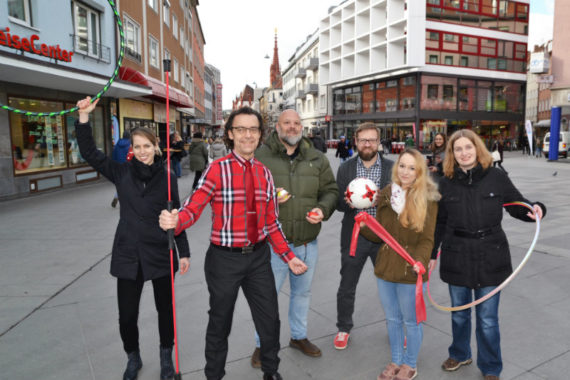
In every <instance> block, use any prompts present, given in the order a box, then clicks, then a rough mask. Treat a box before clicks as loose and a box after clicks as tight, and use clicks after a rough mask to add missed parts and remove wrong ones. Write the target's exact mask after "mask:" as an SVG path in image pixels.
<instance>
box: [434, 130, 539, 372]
mask: <svg viewBox="0 0 570 380" xmlns="http://www.w3.org/2000/svg"><path fill="white" fill-rule="evenodd" d="M492 160H493V159H492V157H491V154H489V151H488V150H487V148H486V147H485V145H484V143H483V141H482V140H481V138H480V137H479V136H477V134H476V133H475V132H473V131H471V130H469V129H462V130H459V131H457V132H455V133H453V134H452V135H451V137H450V138H449V142H448V144H447V151H446V154H445V160H444V162H443V173H444V177H443V178H442V179H441V181H440V183H439V191H440V193H441V195H442V198H441V201H440V203H439V213H438V217H437V227H436V232H435V244H434V249H433V252H432V255H431V258H432V260H431V261H430V269H431V268H433V267H434V266H435V260H436V258H437V252H438V250H439V247H440V245H441V264H440V269H439V273H440V277H441V279H442V280H443V281H444V282H446V283H447V284H449V294H450V296H451V306H461V305H465V304H468V303H470V302H471V301H472V300H473V297H475V299H479V298H481V297H483V296H485V295H487V294H489V293H490V292H491V291H493V290H494V289H495V288H496V287H497V286H498V285H499V284H501V283H502V282H503V281H504V280H505V279H506V278H507V277H509V276H510V275H511V273H512V272H513V269H512V265H511V256H510V252H509V242H508V241H507V237H506V235H505V232H504V231H503V229H502V227H501V221H502V219H503V207H504V208H505V209H506V210H507V212H508V213H509V214H511V216H513V217H515V218H517V219H520V220H522V221H526V222H532V221H534V220H535V219H536V217H538V218H542V217H543V216H544V215H546V207H545V206H544V205H543V204H542V203H540V202H534V203H532V202H530V201H529V200H527V199H525V198H524V197H523V196H522V195H521V193H520V192H519V191H518V190H517V188H516V187H515V186H514V185H513V183H512V182H511V180H510V179H509V177H508V176H507V175H506V173H505V172H504V171H501V170H498V169H496V168H494V167H491V162H492ZM511 202H526V203H528V204H532V205H533V210H534V212H535V213H536V217H535V214H532V213H530V212H528V210H527V209H526V208H524V207H521V206H516V205H513V206H504V204H505V203H511ZM499 297H500V292H499V293H497V294H495V295H494V296H493V297H491V298H489V299H488V300H486V301H485V302H483V303H481V304H480V305H478V306H477V307H476V308H475V314H476V316H477V318H476V325H477V327H476V329H475V336H476V338H477V366H478V367H479V369H480V370H481V372H482V374H483V376H484V377H485V380H498V379H499V376H500V374H501V371H502V369H503V361H502V357H501V344H500V342H501V338H500V333H499ZM451 331H452V335H453V341H452V343H451V346H449V357H448V359H446V360H445V361H444V362H443V364H442V368H443V370H445V371H455V370H457V369H459V367H461V366H463V365H468V364H471V362H472V361H473V360H472V355H471V345H470V342H471V309H467V310H462V311H454V312H452V313H451Z"/></svg>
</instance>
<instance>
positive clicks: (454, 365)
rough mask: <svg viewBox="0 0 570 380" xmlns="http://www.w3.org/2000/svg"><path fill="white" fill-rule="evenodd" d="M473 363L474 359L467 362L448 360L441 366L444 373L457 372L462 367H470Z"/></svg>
mask: <svg viewBox="0 0 570 380" xmlns="http://www.w3.org/2000/svg"><path fill="white" fill-rule="evenodd" d="M471 363H473V359H471V358H469V359H467V360H464V361H462V362H460V361H457V360H455V359H453V358H447V360H446V361H444V362H443V364H442V365H441V368H443V370H444V371H450V372H451V371H457V370H458V369H459V367H461V366H462V365H469V364H471Z"/></svg>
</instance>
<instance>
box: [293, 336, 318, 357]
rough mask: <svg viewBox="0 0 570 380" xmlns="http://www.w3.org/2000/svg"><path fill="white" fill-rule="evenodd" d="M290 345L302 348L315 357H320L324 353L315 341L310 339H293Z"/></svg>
mask: <svg viewBox="0 0 570 380" xmlns="http://www.w3.org/2000/svg"><path fill="white" fill-rule="evenodd" d="M289 347H291V348H296V349H297V350H300V351H301V352H302V353H304V354H305V355H307V356H312V357H314V358H316V357H319V356H321V355H322V353H321V350H320V349H319V348H318V347H317V346H315V345H314V344H313V343H311V342H309V339H307V338H305V339H299V340H297V339H291V340H290V341H289Z"/></svg>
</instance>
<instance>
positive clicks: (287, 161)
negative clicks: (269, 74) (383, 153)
mask: <svg viewBox="0 0 570 380" xmlns="http://www.w3.org/2000/svg"><path fill="white" fill-rule="evenodd" d="M255 158H256V159H258V160H259V161H260V162H261V163H262V164H264V165H265V166H266V167H267V168H268V169H269V170H270V171H271V174H272V175H273V179H274V181H275V186H276V188H277V191H278V194H279V191H280V190H282V189H285V190H286V191H287V194H286V195H280V196H279V195H278V198H277V201H278V202H279V223H281V226H282V227H283V232H284V233H285V237H286V238H287V241H288V242H289V248H290V249H291V251H292V252H293V253H294V254H295V256H297V257H299V258H300V259H301V260H303V261H304V262H305V264H307V267H308V269H307V271H306V272H305V273H304V274H302V275H298V274H295V273H294V272H292V271H291V270H290V268H289V267H288V266H287V264H286V263H284V262H283V261H281V260H279V258H278V257H277V256H275V255H272V256H271V269H272V270H273V275H274V276H275V287H276V289H277V292H279V291H281V288H282V286H283V284H284V283H285V281H286V279H287V278H289V285H290V289H291V295H290V300H289V327H290V330H291V339H290V341H289V346H290V347H292V348H295V349H298V350H300V351H301V352H302V353H304V354H305V355H307V356H311V357H318V356H321V350H320V349H319V348H318V347H317V346H316V345H315V344H313V343H311V341H309V339H308V336H307V319H308V314H309V306H310V302H311V285H312V283H313V276H314V274H315V269H316V266H317V261H318V256H319V247H318V243H317V236H318V235H319V232H320V231H321V226H322V222H323V221H325V220H328V219H329V218H330V217H331V215H332V214H333V212H334V210H335V207H336V203H337V197H338V188H337V186H336V182H335V179H334V173H333V171H332V169H331V167H330V163H329V161H328V159H327V158H326V156H325V155H324V154H323V153H322V152H320V151H318V150H316V149H315V148H314V147H313V144H311V141H310V140H309V139H308V138H306V137H303V125H302V124H301V119H300V117H299V114H298V113H297V112H296V111H295V110H292V109H288V110H285V111H283V112H282V113H281V115H279V120H278V121H277V125H276V126H275V130H274V131H273V132H272V133H271V134H270V135H269V136H268V137H267V139H266V140H265V143H264V144H263V145H262V146H261V147H260V148H259V149H258V150H257V151H256V152H255ZM259 347H260V342H259V338H258V337H257V335H256V348H255V350H254V353H253V355H252V357H251V364H252V366H253V367H258V366H260V365H261V363H260V359H259V354H260V350H259Z"/></svg>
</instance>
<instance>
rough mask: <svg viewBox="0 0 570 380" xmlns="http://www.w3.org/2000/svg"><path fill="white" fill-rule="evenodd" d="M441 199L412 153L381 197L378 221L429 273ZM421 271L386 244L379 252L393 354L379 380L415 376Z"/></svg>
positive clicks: (368, 234)
mask: <svg viewBox="0 0 570 380" xmlns="http://www.w3.org/2000/svg"><path fill="white" fill-rule="evenodd" d="M439 198H440V195H439V193H438V192H437V186H436V185H435V183H434V182H433V181H432V179H431V177H430V176H429V175H428V170H427V165H426V160H425V159H424V157H423V155H422V154H421V153H420V152H419V151H417V150H416V149H413V148H406V149H405V150H404V151H403V152H402V153H400V155H399V156H398V159H397V161H396V163H395V164H394V168H393V170H392V184H391V185H388V186H386V187H385V188H383V189H382V190H381V191H380V194H379V200H378V209H377V211H376V220H377V221H378V222H379V223H380V224H382V226H384V228H385V229H386V231H388V233H390V235H392V236H393V237H394V238H395V239H396V240H397V241H398V243H400V245H401V246H402V247H405V248H406V250H407V251H408V253H409V254H410V255H411V256H412V258H413V259H414V260H415V261H419V262H420V263H422V265H423V267H424V268H428V265H429V261H430V256H431V251H432V249H433V242H434V231H435V223H436V216H437V201H438V200H439ZM361 234H362V235H364V236H365V237H366V238H368V239H370V240H372V241H377V242H380V241H381V240H380V238H379V237H378V236H376V234H374V233H373V232H372V231H370V230H369V229H368V228H366V227H363V228H362V230H361ZM419 270H420V269H419V267H418V265H414V266H413V267H410V264H408V262H407V261H406V260H404V258H402V257H401V256H400V255H399V254H398V253H397V252H396V251H394V249H392V248H391V247H389V246H388V245H386V244H384V245H382V247H381V248H380V250H379V251H378V257H377V258H376V265H375V266H374V274H375V275H376V277H377V284H378V294H379V296H380V302H381V303H382V308H383V309H384V313H385V314H386V326H387V328H388V338H389V340H390V351H391V354H392V361H391V363H389V364H388V365H387V366H386V367H385V368H384V370H383V371H382V373H381V374H380V375H379V376H378V380H411V379H413V378H415V377H416V376H417V374H418V369H417V359H418V354H419V352H420V347H421V344H422V340H423V324H422V323H418V321H417V319H416V280H417V274H418V273H419ZM427 280H428V274H427V272H426V273H424V275H423V281H424V289H423V290H424V291H425V287H426V282H427ZM405 341H406V343H407V344H406V346H405V347H404V342H405Z"/></svg>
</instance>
